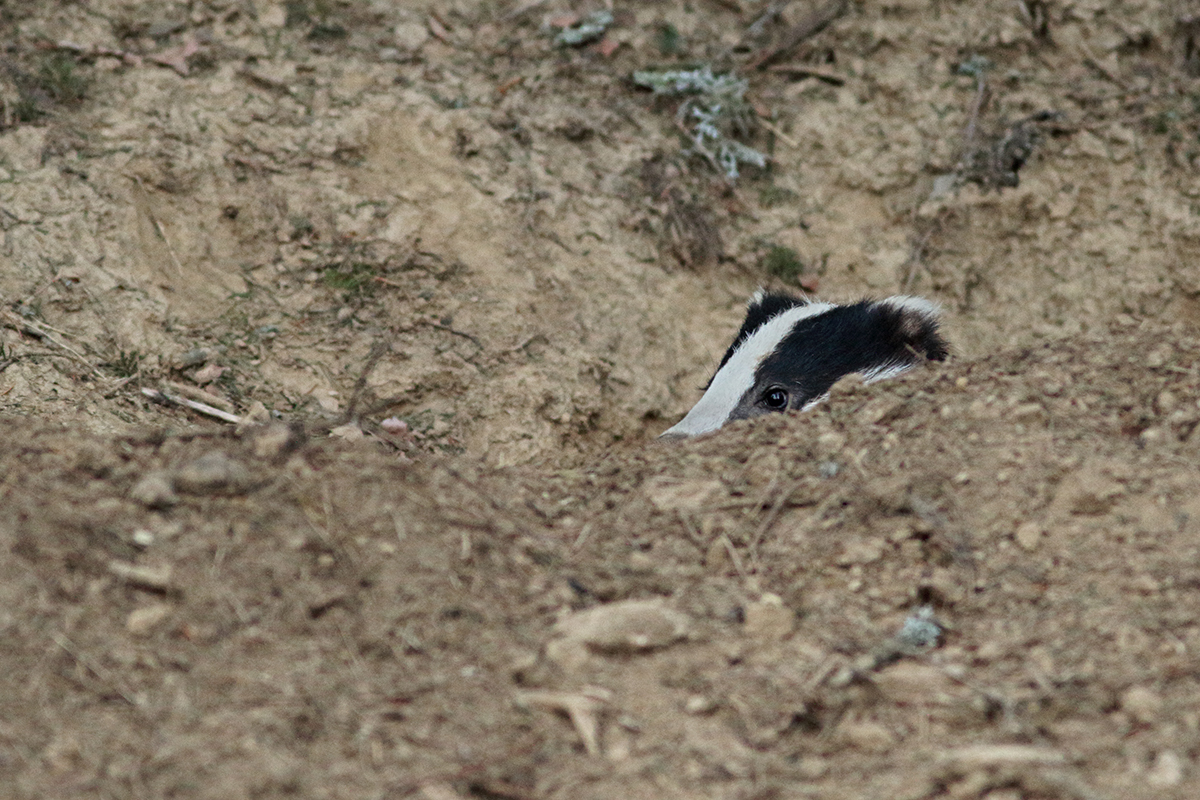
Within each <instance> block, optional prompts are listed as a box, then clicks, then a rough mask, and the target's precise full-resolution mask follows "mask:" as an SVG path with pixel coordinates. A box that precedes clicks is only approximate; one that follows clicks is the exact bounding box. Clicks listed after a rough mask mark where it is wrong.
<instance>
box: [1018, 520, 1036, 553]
mask: <svg viewBox="0 0 1200 800" xmlns="http://www.w3.org/2000/svg"><path fill="white" fill-rule="evenodd" d="M1013 538H1014V539H1016V540H1017V544H1019V545H1020V546H1021V548H1022V549H1024V550H1036V549H1037V546H1038V543H1039V542H1041V540H1042V526H1041V525H1039V524H1037V523H1036V522H1022V523H1021V524H1020V526H1018V527H1017V532H1016V533H1014V534H1013Z"/></svg>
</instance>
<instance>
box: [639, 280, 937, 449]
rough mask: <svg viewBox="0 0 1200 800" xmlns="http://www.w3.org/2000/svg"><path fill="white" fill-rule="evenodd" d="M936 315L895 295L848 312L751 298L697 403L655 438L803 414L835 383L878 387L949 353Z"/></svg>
mask: <svg viewBox="0 0 1200 800" xmlns="http://www.w3.org/2000/svg"><path fill="white" fill-rule="evenodd" d="M939 316H940V312H939V309H938V306H937V305H936V304H935V303H932V302H930V301H929V300H925V299H924V298H921V297H909V296H907V295H897V296H895V297H888V298H886V299H884V300H862V301H859V302H857V303H852V304H849V305H835V304H833V303H819V302H812V301H809V300H805V299H802V298H799V297H794V296H792V295H788V294H782V293H772V294H767V293H764V292H761V291H760V292H758V293H757V294H755V295H754V298H753V299H752V300H751V301H750V305H749V307H748V308H747V310H746V319H745V321H744V322H743V323H742V327H741V329H740V330H739V331H738V334H737V336H736V337H735V338H734V340H733V344H731V345H730V346H729V349H728V350H727V351H726V352H725V357H724V358H722V359H721V363H720V365H719V366H718V367H717V372H716V374H715V375H713V377H712V380H711V381H709V383H708V387H707V389H705V392H704V394H703V396H701V398H700V400H699V402H697V403H696V405H695V406H693V407H692V410H691V411H689V412H688V413H687V415H686V416H685V417H684V418H683V419H682V420H680V421H679V422H678V423H677V424H676V425H674V426H672V427H671V428H669V429H668V430H666V431H665V432H664V433H663V434H662V435H661V436H659V438H660V439H666V440H671V439H681V438H685V437H688V436H698V435H700V434H703V433H709V432H711V431H715V430H717V429H718V428H720V427H721V426H723V425H725V424H726V423H728V422H732V421H733V420H737V419H748V418H751V417H757V416H761V415H763V414H770V413H773V412H780V411H788V410H801V411H804V410H808V409H809V408H811V407H812V406H814V405H816V404H817V403H819V402H821V400H822V399H824V398H825V396H826V394H827V393H828V391H829V388H830V387H831V386H833V384H834V383H836V382H837V380H838V379H839V378H841V377H843V376H845V375H853V374H859V375H862V376H863V378H864V379H865V380H866V381H867V382H868V383H870V382H873V381H878V380H884V379H886V378H891V377H894V376H896V375H899V374H901V373H903V372H906V371H908V370H909V369H912V368H913V367H914V366H917V365H918V364H920V363H922V362H923V361H926V360H930V361H942V360H944V359H945V358H946V356H947V354H948V352H949V348H948V345H947V344H946V340H945V339H943V338H942V336H941V333H940V331H939Z"/></svg>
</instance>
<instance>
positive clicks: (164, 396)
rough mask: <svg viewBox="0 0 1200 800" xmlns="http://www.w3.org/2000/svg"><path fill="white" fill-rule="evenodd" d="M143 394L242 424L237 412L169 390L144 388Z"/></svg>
mask: <svg viewBox="0 0 1200 800" xmlns="http://www.w3.org/2000/svg"><path fill="white" fill-rule="evenodd" d="M142 394H144V395H145V396H146V397H149V398H150V399H151V400H157V401H159V402H166V403H174V404H175V405H179V406H183V407H184V408H190V409H191V410H192V411H195V412H197V413H199V414H204V415H206V416H209V417H216V418H217V419H219V420H221V421H222V422H231V423H233V424H234V425H238V424H241V422H242V418H241V417H239V416H238V415H237V414H230V413H229V412H228V411H222V410H221V409H219V408H214V407H213V406H210V405H209V404H207V403H199V402H197V401H195V400H189V399H188V398H186V397H180V396H178V395H174V394H168V393H167V392H163V391H159V390H158V389H142Z"/></svg>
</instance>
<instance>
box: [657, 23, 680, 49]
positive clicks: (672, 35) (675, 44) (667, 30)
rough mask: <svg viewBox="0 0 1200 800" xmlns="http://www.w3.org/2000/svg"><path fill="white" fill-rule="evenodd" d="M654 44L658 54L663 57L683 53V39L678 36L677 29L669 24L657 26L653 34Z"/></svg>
mask: <svg viewBox="0 0 1200 800" xmlns="http://www.w3.org/2000/svg"><path fill="white" fill-rule="evenodd" d="M654 43H655V44H656V45H657V46H658V52H660V53H662V54H663V55H664V56H676V55H679V54H680V53H682V52H683V37H682V36H681V35H680V34H679V29H678V28H676V27H675V26H674V25H672V24H671V23H669V22H664V23H663V24H661V25H659V26H658V30H657V31H655V34H654Z"/></svg>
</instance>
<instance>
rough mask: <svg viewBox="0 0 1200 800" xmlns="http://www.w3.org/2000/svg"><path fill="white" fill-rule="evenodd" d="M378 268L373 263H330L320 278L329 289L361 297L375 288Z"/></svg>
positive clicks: (349, 295)
mask: <svg viewBox="0 0 1200 800" xmlns="http://www.w3.org/2000/svg"><path fill="white" fill-rule="evenodd" d="M376 274H378V270H377V268H376V267H375V265H374V264H365V263H362V262H359V261H351V262H346V263H343V264H331V265H329V266H328V267H326V268H325V272H324V274H323V275H322V280H323V281H324V283H325V285H326V286H328V287H329V288H330V289H336V290H338V291H340V292H342V293H343V294H345V295H346V296H347V297H362V296H364V295H368V294H371V293H372V292H373V291H374V289H375V285H376V284H375V276H376Z"/></svg>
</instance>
